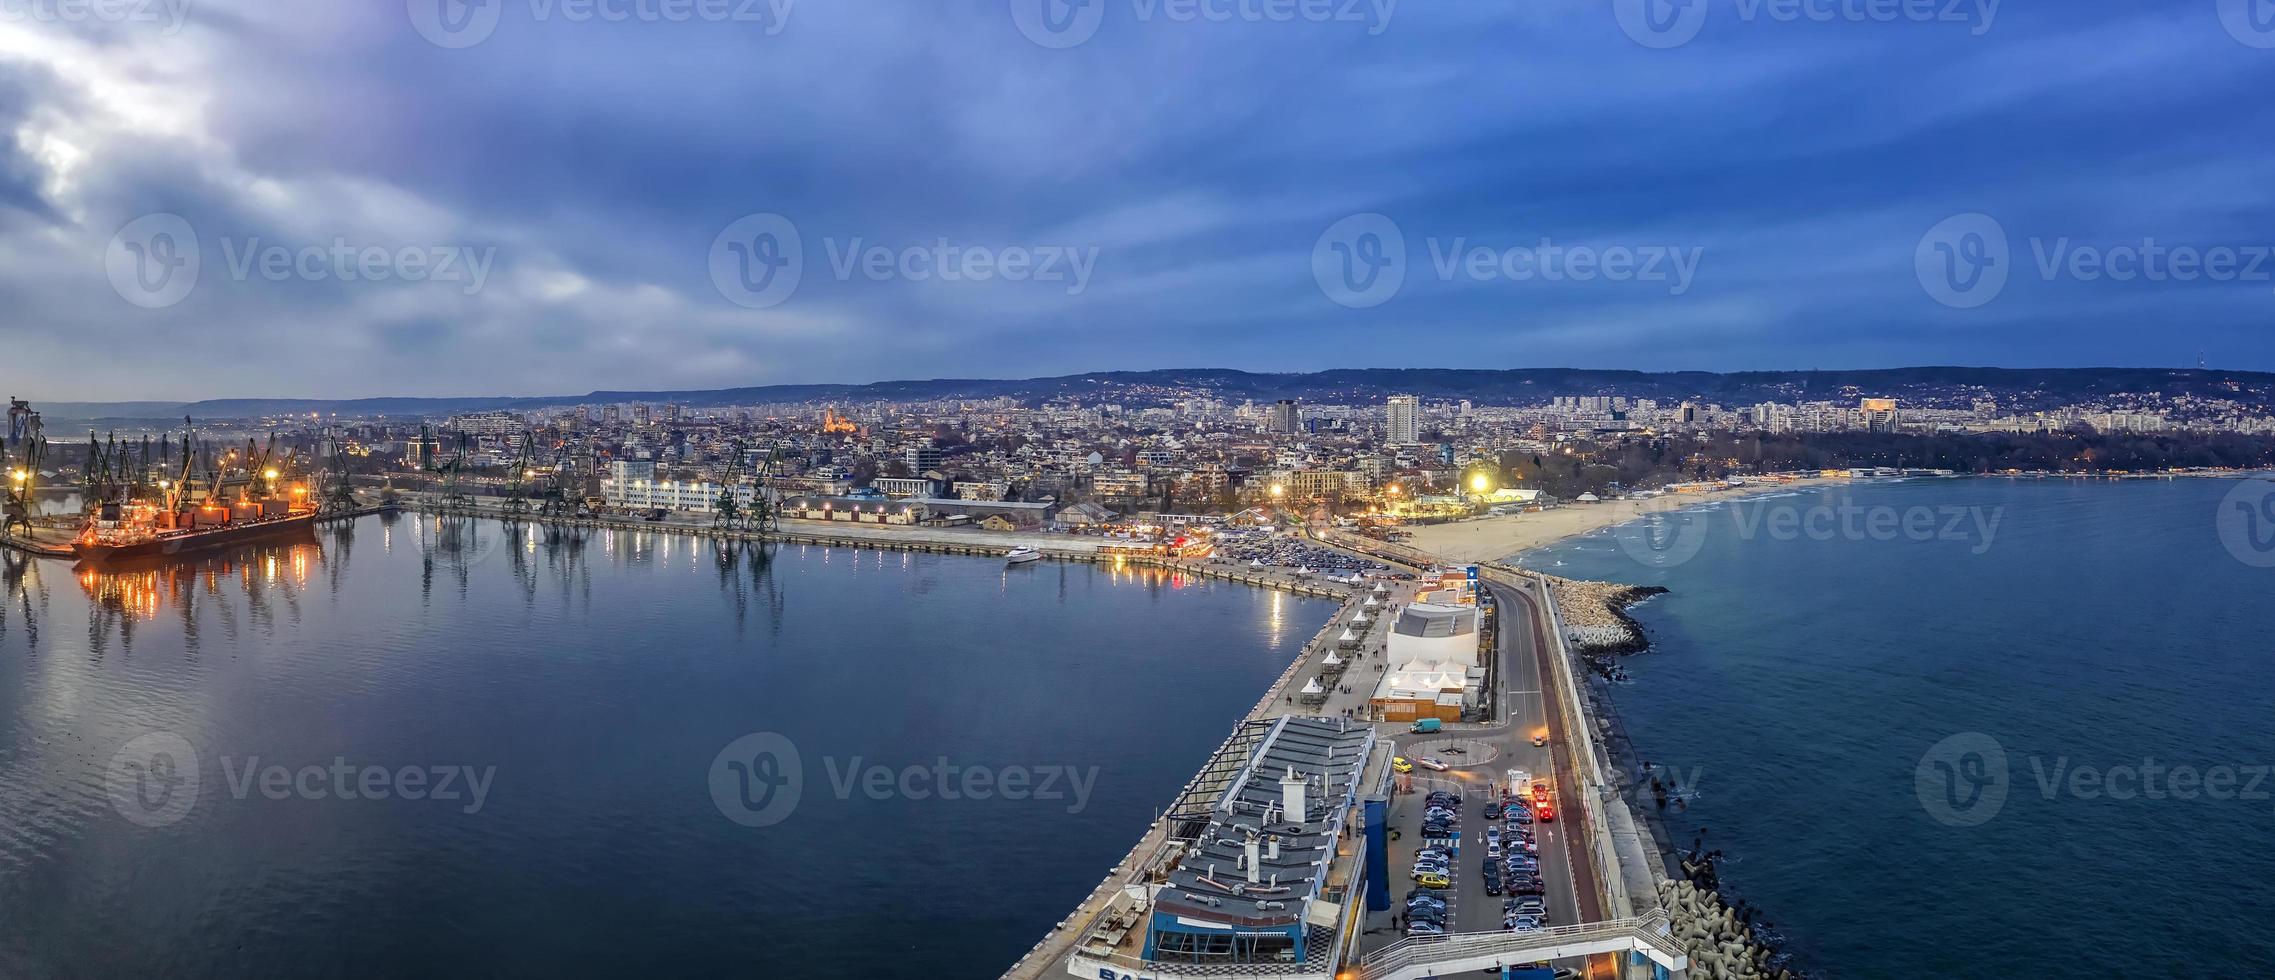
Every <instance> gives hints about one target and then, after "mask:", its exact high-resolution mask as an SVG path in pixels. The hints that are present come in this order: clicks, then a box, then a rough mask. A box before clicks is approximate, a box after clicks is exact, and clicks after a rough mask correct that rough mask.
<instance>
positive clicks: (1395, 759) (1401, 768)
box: [1390, 755, 1414, 772]
mask: <svg viewBox="0 0 2275 980" xmlns="http://www.w3.org/2000/svg"><path fill="white" fill-rule="evenodd" d="M1390 770H1391V771H1392V772H1413V771H1414V764H1413V763H1411V762H1408V761H1406V757H1405V756H1402V755H1394V756H1391V757H1390Z"/></svg>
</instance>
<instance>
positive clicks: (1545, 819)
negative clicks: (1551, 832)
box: [1532, 800, 1556, 823]
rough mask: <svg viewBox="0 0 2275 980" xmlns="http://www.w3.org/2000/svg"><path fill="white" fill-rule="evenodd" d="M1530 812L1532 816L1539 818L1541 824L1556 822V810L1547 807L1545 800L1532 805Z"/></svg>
mask: <svg viewBox="0 0 2275 980" xmlns="http://www.w3.org/2000/svg"><path fill="white" fill-rule="evenodd" d="M1532 812H1533V816H1535V817H1538V818H1540V822H1541V823H1555V822H1556V810H1555V808H1553V807H1551V806H1549V805H1548V801H1547V800H1542V801H1540V802H1538V803H1535V804H1533V807H1532Z"/></svg>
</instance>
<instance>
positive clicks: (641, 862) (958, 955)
mask: <svg viewBox="0 0 2275 980" xmlns="http://www.w3.org/2000/svg"><path fill="white" fill-rule="evenodd" d="M1332 608H1333V607H1332V604H1331V603H1328V602H1326V601H1324V600H1313V599H1304V598H1301V597H1296V596H1289V595H1285V594H1281V593H1270V592H1264V591H1261V590H1256V589H1253V588H1250V587H1247V586H1242V585H1238V584H1234V583H1228V582H1223V581H1218V580H1212V579H1203V578H1196V577H1192V576H1189V575H1185V574H1181V573H1176V572H1169V571H1164V570H1161V569H1151V568H1148V569H1130V568H1124V569H1119V570H1117V569H1113V568H1110V567H1104V566H1092V565H1084V564H1073V563H1066V562H1044V563H1035V564H1031V565H1026V566H1021V567H1019V568H1015V569H1006V568H1005V567H1004V566H1003V564H1002V562H1001V561H1000V559H987V558H969V557H950V556H940V555H927V554H911V553H903V552H893V553H886V552H879V551H866V552H864V551H856V550H851V549H845V548H823V547H818V546H787V547H779V548H772V549H759V548H756V547H753V546H749V545H739V546H738V545H732V544H726V543H722V542H718V541H713V540H709V539H699V538H691V537H683V536H675V535H671V534H667V533H662V532H652V531H644V530H628V531H600V530H582V531H576V530H569V529H561V528H553V527H548V526H542V525H535V524H522V525H508V524H504V523H501V522H497V521H473V520H468V519H446V518H435V517H431V516H417V517H414V516H411V515H401V516H397V517H394V518H392V519H389V518H384V517H378V516H374V517H367V518H362V519H359V520H357V521H354V522H349V523H341V524H335V525H328V526H325V527H323V528H321V529H319V531H318V532H317V534H316V535H315V537H314V540H312V541H303V542H295V543H289V544H284V543H280V544H273V545H266V546H261V547H254V548H246V549H240V550H236V551H230V552H225V553H221V554H217V555H213V556H209V557H205V558H201V559H198V560H196V561H192V562H184V563H179V564H172V565H164V566H155V567H143V568H121V569H108V570H105V569H91V568H75V567H74V566H72V565H70V564H67V563H62V562H55V561H43V560H34V559H30V558H27V557H25V556H22V555H16V554H0V921H4V923H5V924H4V926H0V977H8V978H11V980H13V978H16V977H53V976H156V975H203V976H302V975H310V974H316V975H335V976H357V975H368V976H418V975H467V974H514V975H526V974H534V973H542V974H546V975H555V976H604V975H627V974H633V973H661V974H665V975H695V974H735V975H745V974H758V975H774V976H810V975H822V974H829V975H847V974H850V973H857V974H859V975H867V976H929V975H937V974H938V972H939V966H940V964H942V963H956V964H962V965H967V966H971V967H972V972H979V971H982V970H986V971H993V970H996V969H999V968H1001V967H1002V966H1004V965H1007V964H1008V963H1010V962H1011V961H1013V960H1015V959H1016V958H1017V956H1018V954H1019V953H1020V952H1022V951H1024V950H1025V949H1026V948H1027V947H1028V946H1029V945H1031V944H1032V943H1033V942H1034V941H1035V940H1036V939H1037V938H1038V937H1040V936H1042V935H1043V934H1045V932H1047V931H1048V929H1049V928H1050V926H1051V924H1052V923H1054V922H1056V921H1058V919H1059V918H1060V917H1062V916H1063V915H1064V914H1065V913H1066V911H1067V909H1068V908H1069V907H1071V905H1072V903H1073V902H1074V901H1075V900H1076V899H1077V898H1078V897H1079V893H1080V892H1082V891H1083V890H1086V889H1087V888H1088V887H1089V886H1090V884H1092V883H1093V882H1094V881H1095V879H1096V878H1097V875H1098V871H1099V869H1101V868H1103V867H1106V866H1107V865H1110V864H1111V863H1113V862H1114V861H1115V860H1118V859H1120V858H1121V857H1122V856H1123V854H1124V852H1125V851H1126V850H1127V848H1128V846H1129V844H1130V843H1131V842H1132V841H1134V840H1135V839H1136V838H1137V836H1138V834H1139V833H1140V831H1141V830H1142V828H1143V827H1144V826H1145V824H1146V823H1147V822H1148V821H1149V820H1150V819H1151V817H1152V815H1153V813H1154V811H1155V809H1156V808H1158V807H1159V806H1161V805H1162V804H1163V803H1164V802H1166V801H1167V800H1169V799H1170V798H1171V797H1172V796H1173V795H1174V794H1175V793H1176V791H1177V789H1178V788H1179V787H1180V786H1182V785H1183V784H1184V782H1185V781H1186V780H1187V779H1189V778H1190V777H1191V776H1192V773H1193V771H1194V769H1195V768H1196V767H1197V766H1198V765H1199V764H1200V763H1201V761H1202V760H1203V759H1205V758H1206V756H1207V754H1208V752H1209V751H1210V750H1211V749H1213V748H1214V747H1215V746H1216V745H1217V744H1218V742H1220V741H1221V740H1222V739H1223V737H1224V735H1225V733H1226V732H1227V731H1228V730H1229V729H1230V727H1231V725H1232V723H1233V721H1234V720H1235V719H1236V718H1237V717H1238V716H1239V715H1240V713H1241V712H1243V711H1245V710H1246V709H1247V708H1248V707H1249V706H1250V705H1252V704H1254V703H1255V701H1256V697H1257V695H1258V694H1259V693H1260V692H1261V690H1262V688H1263V686H1264V685H1265V684H1267V683H1269V682H1270V680H1271V679H1272V678H1274V677H1276V676H1278V675H1279V674H1280V672H1281V671H1282V670H1283V669H1284V668H1285V666H1286V664H1287V660H1288V658H1289V657H1290V656H1292V654H1293V653H1294V649H1293V647H1294V644H1295V643H1297V642H1300V638H1301V637H1303V636H1308V635H1309V631H1310V629H1312V628H1315V627H1316V625H1317V624H1318V623H1320V622H1324V621H1325V620H1326V618H1327V616H1328V614H1329V612H1330V610H1331V609H1332ZM154 732H166V733H172V734H176V735H179V736H180V737H181V738H182V739H184V740H185V741H186V742H187V743H189V744H190V745H191V746H193V747H194V748H195V750H196V751H197V752H198V754H199V755H200V756H201V757H203V758H204V759H205V760H206V761H205V763H204V766H203V772H204V774H205V775H206V776H207V777H208V778H207V779H206V788H207V792H206V793H204V794H203V795H202V796H201V798H200V800H199V802H198V803H197V804H196V807H195V809H194V810H192V811H191V813H190V814H189V816H188V817H187V818H186V819H183V820H182V821H181V822H180V823H177V824H172V825H168V826H164V827H158V828H149V827H143V826H138V825H136V824H134V823H131V822H129V821H128V820H126V819H124V818H123V817H122V816H121V814H120V813H119V812H118V811H117V810H116V809H115V805H114V802H113V801H112V799H111V798H110V797H109V796H107V795H106V790H105V767H106V765H107V764H108V763H109V762H110V761H111V760H112V758H113V757H114V754H115V753H117V752H118V751H119V750H120V749H121V748H122V747H123V746H124V745H125V744H126V743H127V742H129V741H131V740H133V739H135V738H138V737H141V736H144V735H147V734H151V733H154ZM754 732H776V733H781V734H782V735H784V736H786V737H788V738H790V739H792V740H794V741H795V742H796V743H797V744H798V745H799V746H801V747H802V748H803V749H804V750H805V751H806V752H807V753H809V758H808V763H807V764H808V767H809V768H808V771H809V776H810V780H809V784H808V785H809V792H808V793H807V796H806V799H805V800H804V801H803V802H802V803H801V804H800V808H799V810H798V812H797V814H796V815H795V817H794V818H793V819H792V820H791V821H789V822H786V823H784V824H783V825H782V826H781V828H780V830H779V831H778V832H772V833H759V832H753V831H751V830H750V829H748V828H745V827H742V826H739V825H736V824H734V823H732V822H730V821H728V820H727V819H724V818H723V817H722V816H721V813H720V811H719V810H718V809H717V806H716V804H715V803H714V802H713V800H712V798H711V796H710V794H709V792H708V788H707V785H706V772H707V770H708V768H709V766H710V765H711V762H712V760H713V758H714V757H715V756H716V755H717V753H718V752H719V751H720V750H721V748H722V747H723V746H725V745H727V744H728V743H730V742H732V741H733V740H735V739H736V738H738V737H740V736H743V735H747V734H750V733H754ZM943 755H944V756H947V757H949V758H952V759H956V760H959V761H962V762H967V763H979V764H995V765H1009V764H1020V765H1040V764H1067V765H1079V766H1085V767H1088V766H1095V767H1097V768H1098V769H1099V771H1100V776H1099V777H1098V779H1097V783H1096V787H1097V790H1096V797H1095V798H1094V799H1093V800H1092V801H1091V802H1090V804H1089V806H1088V808H1087V809H1084V810H1083V811H1082V812H1080V813H1068V812H1066V809H1065V808H1064V807H1063V806H1048V807H1038V806H1035V805H1032V804H1030V805H1026V806H1021V805H1018V804H1014V803H1010V802H1005V801H996V802H994V803H990V804H986V805H981V804H970V805H964V806H937V805H926V804H919V803H915V802H911V801H906V800H891V801H885V802H875V801H870V800H867V799H865V798H862V797H860V796H858V795H856V796H855V797H853V798H852V799H850V800H847V799H840V798H837V797H835V796H834V795H833V794H831V793H829V792H826V791H824V790H816V789H814V788H813V787H815V786H824V787H826V785H827V779H826V772H827V770H826V769H824V768H822V767H823V765H824V762H825V761H827V760H837V761H841V762H842V761H846V760H851V759H853V758H856V757H858V758H861V759H865V760H871V761H875V762H879V763H882V764H886V765H893V766H900V765H908V764H916V763H926V764H929V763H930V762H931V760H933V759H935V758H939V757H941V756H943ZM335 757H347V758H348V759H350V760H351V761H368V762H373V763H384V764H388V765H405V764H416V765H425V764H435V763H465V764H470V765H479V766H483V767H488V766H495V767H496V771H497V777H496V784H495V790H494V792H493V793H492V794H491V796H490V798H489V799H488V802H487V804H486V805H485V806H484V808H483V809H482V810H481V812H480V813H479V814H474V815H468V814H465V813H462V812H460V811H459V810H458V809H455V808H437V807H421V806H419V805H416V804H413V803H410V802H407V801H401V800H395V801H389V802H385V803H380V802H371V801H364V802H360V803H348V802H346V801H343V800H336V799H334V800H324V801H310V800H301V799H292V800H286V801H281V802H279V801H272V800H268V799H265V798H262V797H261V796H259V795H258V794H257V793H256V794H254V795H252V796H250V797H233V796H231V794H230V793H229V792H228V789H227V781H226V779H225V778H224V776H223V772H222V770H221V769H220V768H219V767H220V762H219V761H218V760H223V759H233V760H244V759H249V758H258V759H261V760H263V763H264V764H267V763H268V762H269V761H271V760H273V761H275V762H276V763H277V764H282V765H288V766H303V765H322V764H326V763H328V762H330V760H332V759H334V758H335ZM833 839H834V840H858V841H862V842H864V843H863V844H862V845H861V847H862V850H863V853H864V855H866V856H865V857H864V859H863V860H862V861H860V862H856V863H852V864H848V863H847V862H845V861H843V860H842V857H843V855H842V853H841V852H839V851H837V850H835V849H833V848H832V847H829V846H817V842H819V841H826V840H833ZM1007 868H1017V869H1020V873H1018V874H1005V873H1004V870H1005V869H1007ZM823 882H827V887H826V888H824V887H819V884H820V883H823ZM945 897H954V901H945V900H944V899H945ZM888 930H889V931H891V932H892V933H893V934H895V935H896V936H899V937H901V938H902V939H903V940H904V943H902V944H862V943H847V942H843V941H840V940H842V939H843V938H844V937H852V936H861V935H875V934H880V933H881V932H883V931H888ZM801 935H804V936H820V937H827V939H828V941H823V942H811V943H809V942H791V941H785V937H795V936H801ZM912 948H913V949H923V950H925V951H926V954H925V955H924V956H923V957H911V956H910V955H909V954H908V951H909V949H912Z"/></svg>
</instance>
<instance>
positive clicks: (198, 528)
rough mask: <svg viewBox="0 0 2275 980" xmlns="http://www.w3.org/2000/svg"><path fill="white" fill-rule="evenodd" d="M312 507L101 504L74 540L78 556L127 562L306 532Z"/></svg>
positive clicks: (311, 525)
mask: <svg viewBox="0 0 2275 980" xmlns="http://www.w3.org/2000/svg"><path fill="white" fill-rule="evenodd" d="M315 523H316V512H315V511H314V510H313V509H311V508H309V507H307V506H306V505H305V504H296V503H288V502H286V501H283V500H241V501H238V502H236V503H234V504H228V505H223V504H219V503H208V504H204V505H201V506H197V507H191V508H187V509H184V510H181V511H176V512H173V513H162V512H160V511H159V510H158V508H156V507H152V506H150V505H148V504H108V505H104V506H103V507H102V508H101V509H100V510H99V511H98V512H97V513H96V514H95V515H94V516H93V517H92V518H91V519H89V520H88V522H87V526H86V528H85V529H83V530H82V531H80V533H79V537H78V538H77V539H76V540H75V541H74V542H73V550H74V551H75V552H76V553H77V554H78V556H79V559H80V560H81V561H86V562H94V563H103V564H108V563H118V562H129V561H135V560H138V559H146V558H167V557H172V556H175V555H185V554H190V553H193V552H199V551H208V550H211V549H215V548H226V547H230V546H233V545H242V544H252V543H255V542H259V541H267V540H272V539H277V538H285V537H292V536H309V535H310V533H311V531H312V530H313V528H314V527H315Z"/></svg>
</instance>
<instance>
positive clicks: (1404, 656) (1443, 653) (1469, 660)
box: [1370, 591, 1483, 721]
mask: <svg viewBox="0 0 2275 980" xmlns="http://www.w3.org/2000/svg"><path fill="white" fill-rule="evenodd" d="M1437 594H1450V593H1447V592H1443V591H1441V592H1440V593H1437ZM1478 642H1479V636H1478V632H1477V607H1476V606H1475V605H1457V604H1449V603H1437V602H1417V603H1413V604H1411V605H1408V606H1407V607H1406V608H1404V609H1402V610H1399V612H1398V618H1397V619H1396V620H1393V621H1392V622H1391V625H1390V635H1389V638H1388V639H1387V640H1385V641H1384V644H1383V657H1384V659H1385V660H1386V661H1387V662H1388V667H1387V669H1385V670H1384V671H1383V675H1382V682H1381V684H1380V685H1379V686H1377V687H1376V688H1375V694H1374V697H1373V698H1372V699H1371V700H1370V703H1372V704H1373V705H1374V706H1375V708H1376V710H1378V711H1380V712H1381V715H1382V719H1383V720H1384V721H1418V720H1420V719H1423V718H1436V719H1438V720H1439V721H1460V720H1461V711H1462V706H1463V705H1464V704H1466V703H1468V702H1469V701H1470V700H1471V692H1472V691H1473V690H1474V689H1475V688H1476V686H1477V685H1479V684H1480V683H1482V681H1483V677H1482V671H1481V670H1479V668H1478V659H1477V658H1478Z"/></svg>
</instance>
